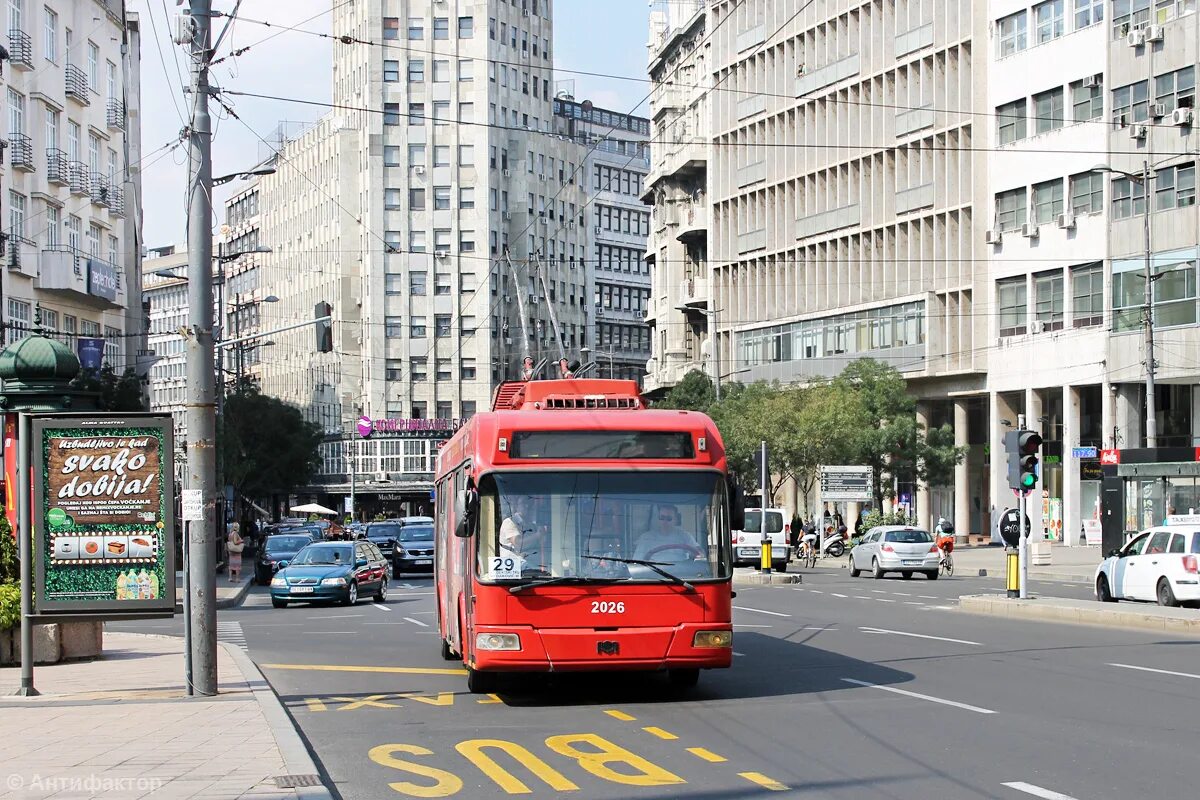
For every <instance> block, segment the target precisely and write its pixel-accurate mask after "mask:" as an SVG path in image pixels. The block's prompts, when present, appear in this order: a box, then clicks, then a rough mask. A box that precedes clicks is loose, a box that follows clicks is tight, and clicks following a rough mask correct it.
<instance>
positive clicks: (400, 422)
mask: <svg viewBox="0 0 1200 800" xmlns="http://www.w3.org/2000/svg"><path fill="white" fill-rule="evenodd" d="M462 423H463V421H462V420H461V419H425V418H423V417H421V418H408V417H403V418H396V417H387V418H381V419H371V418H370V417H367V416H363V417H359V418H358V422H357V424H356V427H357V428H358V435H359V436H361V437H363V438H364V439H366V438H367V437H369V436H370V435H371V434H373V433H398V434H401V435H408V436H417V437H428V438H448V437H450V436H452V435H453V434H454V432H455V431H457V430H458V429H459V428H461V427H462Z"/></svg>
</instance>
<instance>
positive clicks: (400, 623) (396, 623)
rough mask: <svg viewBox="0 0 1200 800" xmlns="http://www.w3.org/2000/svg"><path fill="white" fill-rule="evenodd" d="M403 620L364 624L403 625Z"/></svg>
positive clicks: (367, 623) (366, 623) (365, 623)
mask: <svg viewBox="0 0 1200 800" xmlns="http://www.w3.org/2000/svg"><path fill="white" fill-rule="evenodd" d="M403 624H404V623H403V622H364V623H363V625H403Z"/></svg>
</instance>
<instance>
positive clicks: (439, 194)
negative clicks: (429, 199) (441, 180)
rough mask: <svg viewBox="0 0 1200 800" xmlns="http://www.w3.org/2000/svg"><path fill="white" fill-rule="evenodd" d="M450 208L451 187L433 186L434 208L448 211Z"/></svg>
mask: <svg viewBox="0 0 1200 800" xmlns="http://www.w3.org/2000/svg"><path fill="white" fill-rule="evenodd" d="M449 208H450V187H449V186H435V187H433V210H434V211H447V210H449Z"/></svg>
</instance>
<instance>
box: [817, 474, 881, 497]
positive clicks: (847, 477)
mask: <svg viewBox="0 0 1200 800" xmlns="http://www.w3.org/2000/svg"><path fill="white" fill-rule="evenodd" d="M874 474H875V473H874V471H873V470H872V469H871V468H870V467H821V500H822V501H824V500H835V501H836V500H845V501H850V502H865V501H868V500H870V499H871V498H872V497H873V494H872V492H871V482H872V478H873V477H874Z"/></svg>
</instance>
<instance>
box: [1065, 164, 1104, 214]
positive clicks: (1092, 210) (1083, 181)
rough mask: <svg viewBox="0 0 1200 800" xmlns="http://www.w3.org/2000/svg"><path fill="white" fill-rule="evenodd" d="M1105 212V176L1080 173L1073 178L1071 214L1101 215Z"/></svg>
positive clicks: (1094, 173)
mask: <svg viewBox="0 0 1200 800" xmlns="http://www.w3.org/2000/svg"><path fill="white" fill-rule="evenodd" d="M1103 210H1104V176H1103V175H1101V174H1099V173H1096V172H1080V173H1078V174H1077V175H1072V176H1071V213H1072V214H1076V215H1079V214H1099V213H1100V212H1102V211H1103Z"/></svg>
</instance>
